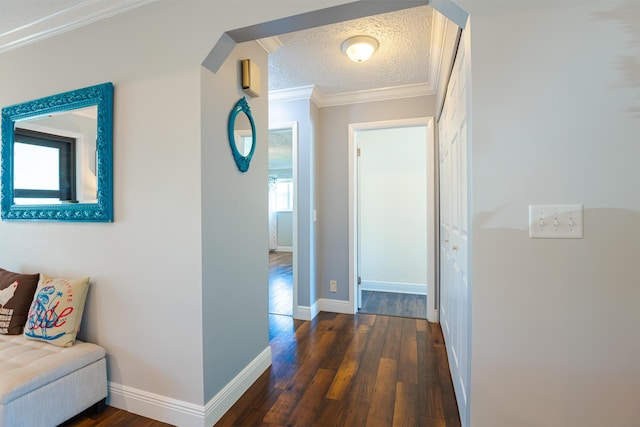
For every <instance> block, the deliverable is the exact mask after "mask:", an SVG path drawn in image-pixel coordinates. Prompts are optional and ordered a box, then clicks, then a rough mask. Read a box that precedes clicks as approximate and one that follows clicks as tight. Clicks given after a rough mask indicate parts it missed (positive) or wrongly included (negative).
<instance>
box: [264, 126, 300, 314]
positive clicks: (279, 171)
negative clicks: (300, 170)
mask: <svg viewBox="0 0 640 427" xmlns="http://www.w3.org/2000/svg"><path fill="white" fill-rule="evenodd" d="M297 139H298V131H297V123H295V122H291V123H277V124H273V125H271V126H270V129H269V314H276V315H283V316H293V309H294V301H295V298H294V295H295V294H297V292H296V291H297V283H296V282H297V281H296V280H294V279H295V277H296V275H295V274H294V271H295V270H296V268H295V260H296V258H297V257H296V256H295V247H296V238H295V237H296V235H297V233H296V228H297V227H296V223H297V220H296V187H297V186H296V162H295V154H294V153H295V151H296V147H297Z"/></svg>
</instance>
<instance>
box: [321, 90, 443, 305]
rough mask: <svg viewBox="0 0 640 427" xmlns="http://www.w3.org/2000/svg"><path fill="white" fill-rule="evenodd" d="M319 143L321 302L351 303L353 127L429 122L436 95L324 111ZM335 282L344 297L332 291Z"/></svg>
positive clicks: (346, 106)
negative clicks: (412, 120)
mask: <svg viewBox="0 0 640 427" xmlns="http://www.w3.org/2000/svg"><path fill="white" fill-rule="evenodd" d="M319 110H320V133H321V137H320V138H321V139H320V142H319V144H318V165H319V166H318V188H319V191H318V206H319V208H318V223H317V224H318V236H319V237H318V256H317V277H318V298H328V299H335V300H343V301H348V300H349V289H348V284H349V223H348V220H349V188H348V171H349V164H348V163H349V162H348V154H349V153H348V151H349V150H348V141H349V132H348V129H349V124H351V123H362V122H373V121H384V120H397V119H408V118H415V117H429V116H434V114H435V96H420V97H415V98H405V99H395V100H390V101H379V102H369V103H362V104H352V105H344V106H335V107H325V108H320V109H319ZM329 280H337V281H338V292H337V293H330V292H329Z"/></svg>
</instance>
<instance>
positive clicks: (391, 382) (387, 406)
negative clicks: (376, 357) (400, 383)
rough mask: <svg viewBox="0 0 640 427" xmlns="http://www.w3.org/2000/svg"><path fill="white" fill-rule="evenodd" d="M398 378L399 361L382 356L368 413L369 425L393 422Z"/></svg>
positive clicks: (372, 426) (382, 424) (374, 426)
mask: <svg viewBox="0 0 640 427" xmlns="http://www.w3.org/2000/svg"><path fill="white" fill-rule="evenodd" d="M397 378H398V361H397V360H396V359H388V358H386V357H382V358H380V365H379V367H378V373H377V375H376V385H375V387H374V390H373V396H372V398H371V406H370V407H369V413H368V415H367V424H366V425H367V427H380V426H389V425H391V424H392V423H393V409H394V402H395V395H396V390H395V389H396V388H395V384H396V379H397Z"/></svg>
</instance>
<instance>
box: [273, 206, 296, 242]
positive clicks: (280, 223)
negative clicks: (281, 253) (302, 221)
mask: <svg viewBox="0 0 640 427" xmlns="http://www.w3.org/2000/svg"><path fill="white" fill-rule="evenodd" d="M276 224H277V227H278V246H285V247H291V246H293V212H276Z"/></svg>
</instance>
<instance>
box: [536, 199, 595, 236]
mask: <svg viewBox="0 0 640 427" xmlns="http://www.w3.org/2000/svg"><path fill="white" fill-rule="evenodd" d="M582 212H583V207H582V205H529V237H530V238H537V239H582V237H583V232H584V231H583V222H582V218H583V214H582Z"/></svg>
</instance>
